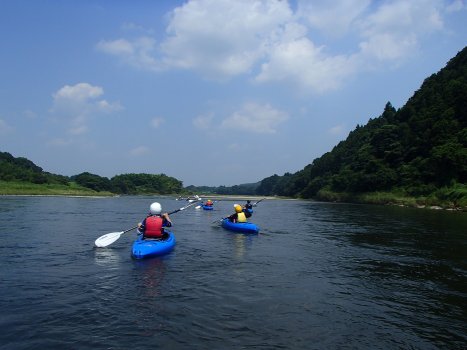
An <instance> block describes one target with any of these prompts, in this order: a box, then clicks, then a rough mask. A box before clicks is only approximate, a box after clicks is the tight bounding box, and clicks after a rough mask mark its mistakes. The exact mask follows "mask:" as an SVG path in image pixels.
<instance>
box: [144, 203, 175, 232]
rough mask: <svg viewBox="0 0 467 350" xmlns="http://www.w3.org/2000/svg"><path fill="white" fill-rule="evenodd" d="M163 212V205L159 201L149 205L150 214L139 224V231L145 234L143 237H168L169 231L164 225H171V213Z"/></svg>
mask: <svg viewBox="0 0 467 350" xmlns="http://www.w3.org/2000/svg"><path fill="white" fill-rule="evenodd" d="M161 212H162V206H161V205H160V203H158V202H154V203H152V204H151V205H150V206H149V214H148V216H147V217H146V218H145V219H144V220H143V221H142V222H140V223H139V224H138V232H140V234H142V235H143V238H153V239H166V238H167V237H168V233H167V232H165V230H164V227H171V226H172V221H171V220H170V217H169V214H168V213H164V214H161Z"/></svg>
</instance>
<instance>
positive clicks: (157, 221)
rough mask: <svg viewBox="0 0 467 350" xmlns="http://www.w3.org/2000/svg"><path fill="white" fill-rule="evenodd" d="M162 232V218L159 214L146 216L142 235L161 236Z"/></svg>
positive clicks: (149, 236)
mask: <svg viewBox="0 0 467 350" xmlns="http://www.w3.org/2000/svg"><path fill="white" fill-rule="evenodd" d="M163 233H164V229H163V228H162V218H161V217H160V216H148V217H147V218H146V225H145V230H144V237H148V238H162V234H163Z"/></svg>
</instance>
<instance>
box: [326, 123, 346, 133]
mask: <svg viewBox="0 0 467 350" xmlns="http://www.w3.org/2000/svg"><path fill="white" fill-rule="evenodd" d="M347 132H348V131H347V128H346V127H345V124H339V125H335V126H333V127H332V128H330V129H329V130H328V133H329V134H331V135H344V134H346V133H347Z"/></svg>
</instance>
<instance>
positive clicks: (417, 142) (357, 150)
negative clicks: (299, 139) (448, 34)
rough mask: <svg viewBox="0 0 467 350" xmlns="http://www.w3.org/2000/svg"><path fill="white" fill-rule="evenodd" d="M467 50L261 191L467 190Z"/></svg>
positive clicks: (412, 192) (292, 193)
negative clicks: (400, 102)
mask: <svg viewBox="0 0 467 350" xmlns="http://www.w3.org/2000/svg"><path fill="white" fill-rule="evenodd" d="M466 181H467V48H464V49H463V50H462V51H461V52H459V53H458V54H457V56H456V57H454V58H453V59H451V60H450V62H449V63H448V64H447V65H446V67H445V68H443V69H442V70H440V71H439V72H438V73H437V74H433V75H432V76H430V77H429V78H427V79H426V80H425V81H424V83H423V84H422V86H421V88H420V89H419V90H418V91H416V92H415V93H414V95H413V96H412V97H411V98H410V99H409V100H408V101H407V103H406V104H405V105H404V106H403V107H402V108H400V109H399V110H396V109H395V108H394V107H393V106H392V105H391V103H389V102H388V103H387V104H386V106H385V108H384V110H383V113H382V114H381V115H380V116H379V117H377V118H375V119H370V120H369V122H368V123H367V124H366V125H365V126H360V125H357V127H356V128H355V129H354V130H353V131H352V132H350V134H349V135H348V137H347V139H346V140H345V141H342V142H340V143H339V144H337V145H336V146H335V147H334V148H333V149H332V150H331V151H330V152H327V153H325V154H324V155H322V156H321V157H319V158H316V159H315V160H314V161H313V162H312V163H311V164H309V165H307V166H305V168H304V169H302V170H301V171H298V172H297V173H295V174H289V173H287V174H284V176H278V175H276V174H275V175H272V176H270V177H268V178H265V179H263V180H262V181H261V182H260V184H259V186H258V187H257V188H256V190H255V192H256V194H260V195H283V196H290V197H301V198H319V197H320V195H322V194H323V193H325V192H334V193H353V194H356V193H366V192H377V191H399V192H402V193H405V194H407V195H413V196H422V195H429V194H433V193H435V192H437V191H439V190H440V189H443V188H444V189H446V188H457V189H460V191H461V192H462V193H463V194H464V195H467V188H466V186H465V184H466Z"/></svg>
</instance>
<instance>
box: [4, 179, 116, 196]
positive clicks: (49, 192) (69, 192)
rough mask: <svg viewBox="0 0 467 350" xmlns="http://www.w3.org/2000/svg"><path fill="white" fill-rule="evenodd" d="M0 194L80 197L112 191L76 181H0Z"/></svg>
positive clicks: (110, 194)
mask: <svg viewBox="0 0 467 350" xmlns="http://www.w3.org/2000/svg"><path fill="white" fill-rule="evenodd" d="M0 196H79V197H109V196H115V194H114V193H111V192H97V191H93V190H91V189H89V188H86V187H82V186H79V185H77V184H75V183H70V185H61V184H33V183H28V182H10V181H0Z"/></svg>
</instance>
